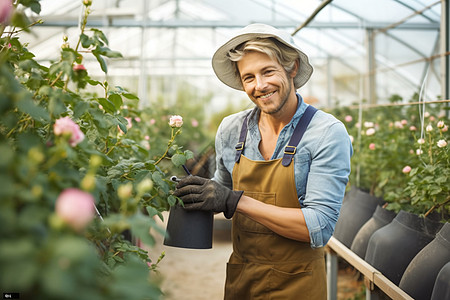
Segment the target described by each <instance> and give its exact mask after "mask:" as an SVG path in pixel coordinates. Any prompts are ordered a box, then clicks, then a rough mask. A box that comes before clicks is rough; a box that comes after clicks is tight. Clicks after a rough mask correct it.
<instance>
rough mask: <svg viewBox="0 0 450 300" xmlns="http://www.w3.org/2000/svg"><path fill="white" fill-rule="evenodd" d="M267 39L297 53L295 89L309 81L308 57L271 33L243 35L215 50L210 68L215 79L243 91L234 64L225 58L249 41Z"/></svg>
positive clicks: (310, 70)
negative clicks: (297, 65) (298, 61)
mask: <svg viewBox="0 0 450 300" xmlns="http://www.w3.org/2000/svg"><path fill="white" fill-rule="evenodd" d="M269 37H272V38H275V39H277V40H278V41H280V42H281V43H283V44H285V45H286V46H288V47H290V48H292V49H295V51H297V53H298V56H299V60H300V66H299V69H298V71H297V75H296V76H295V77H294V86H295V88H296V89H298V88H300V87H302V86H303V85H304V84H305V83H306V82H307V81H308V80H309V78H310V77H311V74H312V72H313V67H312V66H311V64H310V63H309V60H308V56H307V55H306V54H305V53H304V52H303V51H301V50H300V49H299V48H298V47H297V46H296V45H294V44H293V43H290V42H288V41H285V40H284V39H283V38H281V37H279V36H278V35H276V34H272V33H258V32H250V33H243V34H240V35H237V36H235V37H233V38H232V39H230V40H229V41H228V42H226V43H225V44H224V45H222V46H221V47H220V48H219V49H217V51H216V52H215V53H214V55H213V58H212V67H213V70H214V73H216V76H217V78H219V80H220V81H222V82H223V83H224V84H226V85H228V86H229V87H231V88H234V89H236V90H241V91H243V90H244V88H243V87H242V82H241V78H240V77H239V76H238V74H236V71H235V68H234V66H233V64H234V62H232V61H231V60H230V59H229V58H228V57H227V54H228V52H229V51H230V50H232V49H234V48H236V47H237V46H239V45H240V44H242V43H245V42H247V41H249V40H251V39H254V38H269Z"/></svg>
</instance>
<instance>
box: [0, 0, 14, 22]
mask: <svg viewBox="0 0 450 300" xmlns="http://www.w3.org/2000/svg"><path fill="white" fill-rule="evenodd" d="M12 13H13V5H12V1H11V0H1V1H0V24H5V25H7V24H8V23H9V20H10V19H11V15H12Z"/></svg>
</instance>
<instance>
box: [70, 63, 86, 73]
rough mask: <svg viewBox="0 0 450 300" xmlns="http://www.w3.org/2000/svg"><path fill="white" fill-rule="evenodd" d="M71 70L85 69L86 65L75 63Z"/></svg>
mask: <svg viewBox="0 0 450 300" xmlns="http://www.w3.org/2000/svg"><path fill="white" fill-rule="evenodd" d="M73 70H74V71H75V72H77V71H86V67H85V66H84V65H83V64H75V65H74V66H73Z"/></svg>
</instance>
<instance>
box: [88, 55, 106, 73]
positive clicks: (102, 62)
mask: <svg viewBox="0 0 450 300" xmlns="http://www.w3.org/2000/svg"><path fill="white" fill-rule="evenodd" d="M94 51H95V50H94ZM94 51H92V54H93V55H94V56H95V58H96V59H97V61H98V62H99V64H100V68H101V69H102V71H103V72H105V73H108V66H107V65H106V61H105V59H104V58H103V57H101V56H100V54H99V53H98V52H94Z"/></svg>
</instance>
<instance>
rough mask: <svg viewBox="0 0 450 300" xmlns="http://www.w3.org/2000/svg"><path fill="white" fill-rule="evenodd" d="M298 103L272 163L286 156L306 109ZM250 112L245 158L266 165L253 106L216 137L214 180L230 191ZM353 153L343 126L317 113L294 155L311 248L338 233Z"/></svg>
mask: <svg viewBox="0 0 450 300" xmlns="http://www.w3.org/2000/svg"><path fill="white" fill-rule="evenodd" d="M297 98H298V106H297V111H296V113H295V115H294V117H293V118H292V120H291V121H290V122H289V123H288V124H287V125H286V126H285V127H284V128H283V129H282V130H281V132H280V135H279V136H278V141H277V144H276V146H275V151H274V153H273V156H272V158H271V159H277V158H281V157H282V156H283V153H284V147H285V146H286V145H287V143H288V142H289V139H290V138H291V136H292V133H293V132H294V128H295V126H296V125H297V123H298V121H299V120H300V118H301V116H302V115H303V113H304V111H305V110H306V107H308V104H306V103H304V102H303V100H302V98H301V97H300V95H298V94H297ZM248 113H251V115H250V117H249V120H248V133H247V139H246V142H245V148H244V151H243V155H245V156H246V157H247V158H249V159H252V160H264V158H263V156H262V155H261V153H260V151H259V148H258V145H259V142H260V141H261V134H260V132H259V128H258V119H259V113H260V111H259V109H258V108H256V107H255V108H254V109H249V110H245V111H241V112H239V113H236V114H233V115H230V116H228V117H226V118H224V119H223V121H222V123H221V124H220V126H219V129H218V131H217V135H216V142H215V143H216V167H217V168H216V172H215V174H214V180H216V181H217V182H219V183H221V184H223V185H225V186H227V187H229V188H232V178H231V174H232V172H233V167H234V164H235V161H234V158H235V152H236V150H235V145H236V143H237V142H238V140H239V134H240V130H241V127H242V122H243V120H244V118H245V116H246V115H247V114H248ZM352 153H353V150H352V144H351V141H350V138H349V136H348V133H347V131H346V129H345V126H344V125H343V124H342V123H341V122H340V121H339V120H337V119H336V118H335V117H333V116H332V115H330V114H327V113H325V112H323V111H321V110H319V111H317V113H316V114H315V115H314V117H313V119H312V120H311V123H310V124H309V126H308V129H307V130H306V132H305V134H304V136H303V138H302V140H301V141H300V143H299V145H298V147H297V152H296V153H295V156H294V170H295V171H294V172H295V185H296V188H297V195H298V200H299V202H300V206H301V208H302V212H303V215H304V216H305V221H306V225H307V227H308V230H309V235H310V239H311V247H312V248H318V247H323V246H324V245H326V243H327V242H328V240H329V239H330V237H331V235H332V234H333V232H334V227H335V225H336V222H337V219H338V217H339V210H340V208H341V204H342V199H343V197H344V192H345V187H346V185H347V182H348V175H349V174H350V157H351V155H352Z"/></svg>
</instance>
